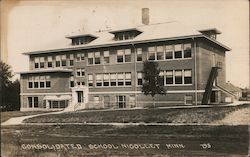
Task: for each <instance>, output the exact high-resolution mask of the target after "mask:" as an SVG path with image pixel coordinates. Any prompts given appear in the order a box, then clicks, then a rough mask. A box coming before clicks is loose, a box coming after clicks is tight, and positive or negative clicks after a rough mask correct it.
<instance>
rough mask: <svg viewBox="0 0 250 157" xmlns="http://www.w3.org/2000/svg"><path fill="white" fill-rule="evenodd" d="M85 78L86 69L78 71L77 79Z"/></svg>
mask: <svg viewBox="0 0 250 157" xmlns="http://www.w3.org/2000/svg"><path fill="white" fill-rule="evenodd" d="M83 76H85V70H84V69H77V70H76V77H83Z"/></svg>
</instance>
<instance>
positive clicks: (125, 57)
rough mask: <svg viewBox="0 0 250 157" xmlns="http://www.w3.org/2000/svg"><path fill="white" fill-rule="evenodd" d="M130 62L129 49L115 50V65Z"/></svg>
mask: <svg viewBox="0 0 250 157" xmlns="http://www.w3.org/2000/svg"><path fill="white" fill-rule="evenodd" d="M123 62H131V49H125V50H124V49H122V50H117V63H123Z"/></svg>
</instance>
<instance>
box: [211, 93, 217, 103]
mask: <svg viewBox="0 0 250 157" xmlns="http://www.w3.org/2000/svg"><path fill="white" fill-rule="evenodd" d="M215 97H216V96H215V91H212V93H211V96H210V103H215V102H216V99H215Z"/></svg>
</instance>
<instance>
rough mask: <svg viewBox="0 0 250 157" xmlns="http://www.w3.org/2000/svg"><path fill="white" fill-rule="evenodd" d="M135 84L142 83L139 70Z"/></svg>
mask: <svg viewBox="0 0 250 157" xmlns="http://www.w3.org/2000/svg"><path fill="white" fill-rule="evenodd" d="M137 85H139V86H141V85H142V73H141V72H138V73H137Z"/></svg>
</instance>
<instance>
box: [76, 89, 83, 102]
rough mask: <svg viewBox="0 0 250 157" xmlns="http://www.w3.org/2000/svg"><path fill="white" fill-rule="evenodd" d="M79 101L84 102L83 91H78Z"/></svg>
mask: <svg viewBox="0 0 250 157" xmlns="http://www.w3.org/2000/svg"><path fill="white" fill-rule="evenodd" d="M77 102H78V103H83V102H84V97H83V91H77Z"/></svg>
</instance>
